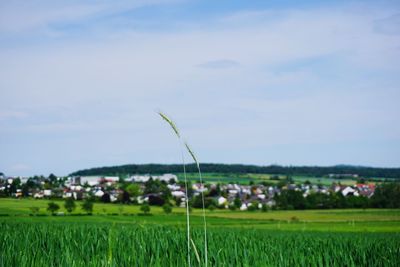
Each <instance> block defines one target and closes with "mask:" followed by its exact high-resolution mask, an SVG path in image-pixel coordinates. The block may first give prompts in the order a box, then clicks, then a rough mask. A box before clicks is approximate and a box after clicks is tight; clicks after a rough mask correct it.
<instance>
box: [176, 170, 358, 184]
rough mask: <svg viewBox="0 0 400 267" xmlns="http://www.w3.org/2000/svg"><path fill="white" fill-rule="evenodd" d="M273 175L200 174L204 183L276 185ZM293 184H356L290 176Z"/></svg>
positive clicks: (193, 178) (193, 175) (194, 178)
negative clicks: (263, 183) (266, 183)
mask: <svg viewBox="0 0 400 267" xmlns="http://www.w3.org/2000/svg"><path fill="white" fill-rule="evenodd" d="M186 175H187V178H188V179H189V180H190V181H192V182H196V181H198V179H199V176H198V174H197V173H187V174H186ZM177 176H178V178H179V179H180V180H183V179H184V176H183V173H178V174H177ZM273 176H275V175H271V174H252V173H249V174H237V173H202V177H203V179H204V181H206V182H214V183H238V184H249V182H251V181H252V182H254V183H261V182H268V183H272V184H276V183H278V182H279V180H271V177H273ZM278 177H279V179H281V180H284V179H285V178H286V176H283V175H280V176H278ZM291 178H292V179H293V180H294V182H295V183H304V182H305V181H310V182H311V183H313V184H323V185H331V184H332V183H333V182H336V183H338V182H340V183H341V184H343V185H353V184H355V183H356V180H353V179H333V178H328V177H309V176H298V175H295V176H291Z"/></svg>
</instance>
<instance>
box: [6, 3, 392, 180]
mask: <svg viewBox="0 0 400 267" xmlns="http://www.w3.org/2000/svg"><path fill="white" fill-rule="evenodd" d="M399 62H400V3H399V2H398V1H235V0H230V1H227V0H220V1H207V0H201V1H200V0H146V1H145V0H143V1H141V0H130V1H127V0H122V1H116V0H113V1H111V0H90V1H77V0H68V1H67V0H60V1H54V0H43V1H36V0H33V1H24V0H21V1H19V0H16V1H0V101H1V102H0V172H3V173H5V174H6V175H22V176H29V175H35V174H38V175H40V174H43V175H48V174H50V173H55V174H56V175H68V174H69V173H71V172H73V171H76V170H79V169H86V168H91V167H100V166H113V165H121V164H131V163H179V162H181V154H180V148H179V142H178V140H177V139H176V138H175V136H174V135H173V132H172V131H171V129H170V128H169V127H168V125H167V124H166V123H165V122H164V121H162V120H161V118H160V117H159V116H158V115H157V111H162V112H164V113H166V114H168V115H169V116H170V117H171V118H172V119H173V120H174V121H175V123H176V124H177V126H178V127H179V129H180V131H181V134H182V136H183V139H184V140H187V141H188V142H189V143H190V145H191V146H192V149H193V150H194V152H195V153H196V155H197V157H198V158H199V160H200V162H213V163H243V164H256V165H270V164H280V165H313V166H314V165H321V166H331V165H336V164H352V165H363V166H376V167H400V121H399V120H400V119H399V118H400V104H399V103H400V66H399ZM186 156H187V155H186ZM186 161H187V162H190V158H189V157H186Z"/></svg>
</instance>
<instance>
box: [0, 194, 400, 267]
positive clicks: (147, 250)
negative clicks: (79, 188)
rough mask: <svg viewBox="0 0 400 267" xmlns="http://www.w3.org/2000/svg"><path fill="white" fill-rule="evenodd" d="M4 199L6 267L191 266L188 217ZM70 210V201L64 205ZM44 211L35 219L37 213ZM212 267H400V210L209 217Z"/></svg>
mask: <svg viewBox="0 0 400 267" xmlns="http://www.w3.org/2000/svg"><path fill="white" fill-rule="evenodd" d="M47 203H48V201H46V200H32V199H21V200H16V199H0V215H1V216H0V227H1V229H2V231H1V232H0V251H2V256H1V257H0V266H187V247H186V245H187V243H186V241H187V239H186V238H187V236H186V221H185V213H184V209H182V208H174V209H173V212H172V213H171V214H164V213H163V211H162V209H161V208H159V207H151V214H150V215H143V214H141V213H140V210H139V206H134V205H124V206H123V207H122V208H121V205H117V204H100V203H95V205H94V211H93V215H85V214H84V212H83V211H82V210H80V208H79V206H80V203H77V204H78V205H77V206H78V208H77V209H76V210H75V211H74V212H72V214H71V215H69V214H67V212H66V211H65V210H63V208H62V209H61V210H60V211H61V212H63V213H62V214H64V215H62V216H61V215H58V216H51V215H49V214H48V212H46V207H47ZM57 203H58V204H59V205H60V206H62V204H63V202H61V201H60V202H57ZM33 206H35V207H39V208H40V210H39V213H37V214H36V215H34V216H33V215H32V214H31V211H30V207H33ZM206 215H207V226H208V250H207V251H208V266H399V264H400V210H396V209H380V210H377V209H367V210H307V211H270V212H260V211H256V212H249V211H246V212H239V211H236V212H232V211H225V210H215V211H207V212H206ZM190 222H191V231H190V233H191V238H192V240H193V244H191V252H190V261H191V265H192V266H205V264H204V241H203V228H202V227H203V224H202V222H203V221H202V217H201V211H200V210H197V209H194V210H193V212H192V213H191V216H190Z"/></svg>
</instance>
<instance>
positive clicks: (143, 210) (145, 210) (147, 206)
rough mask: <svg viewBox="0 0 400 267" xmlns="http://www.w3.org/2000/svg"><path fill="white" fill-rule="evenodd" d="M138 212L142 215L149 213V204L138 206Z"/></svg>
mask: <svg viewBox="0 0 400 267" xmlns="http://www.w3.org/2000/svg"><path fill="white" fill-rule="evenodd" d="M140 210H141V211H142V212H143V213H144V214H147V213H149V212H150V206H149V204H143V205H142V206H140Z"/></svg>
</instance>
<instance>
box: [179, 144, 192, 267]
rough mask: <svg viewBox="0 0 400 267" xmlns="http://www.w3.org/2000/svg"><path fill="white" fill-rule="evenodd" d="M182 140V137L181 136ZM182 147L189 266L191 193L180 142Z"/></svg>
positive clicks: (189, 264)
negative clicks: (189, 192)
mask: <svg viewBox="0 0 400 267" xmlns="http://www.w3.org/2000/svg"><path fill="white" fill-rule="evenodd" d="M179 140H180V138H179ZM179 146H180V148H181V156H182V163H183V176H184V178H185V191H186V197H185V200H186V229H187V250H188V256H187V257H188V266H189V267H190V266H191V263H190V216H189V194H188V182H187V177H186V166H185V157H184V156H183V150H182V144H181V143H179Z"/></svg>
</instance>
